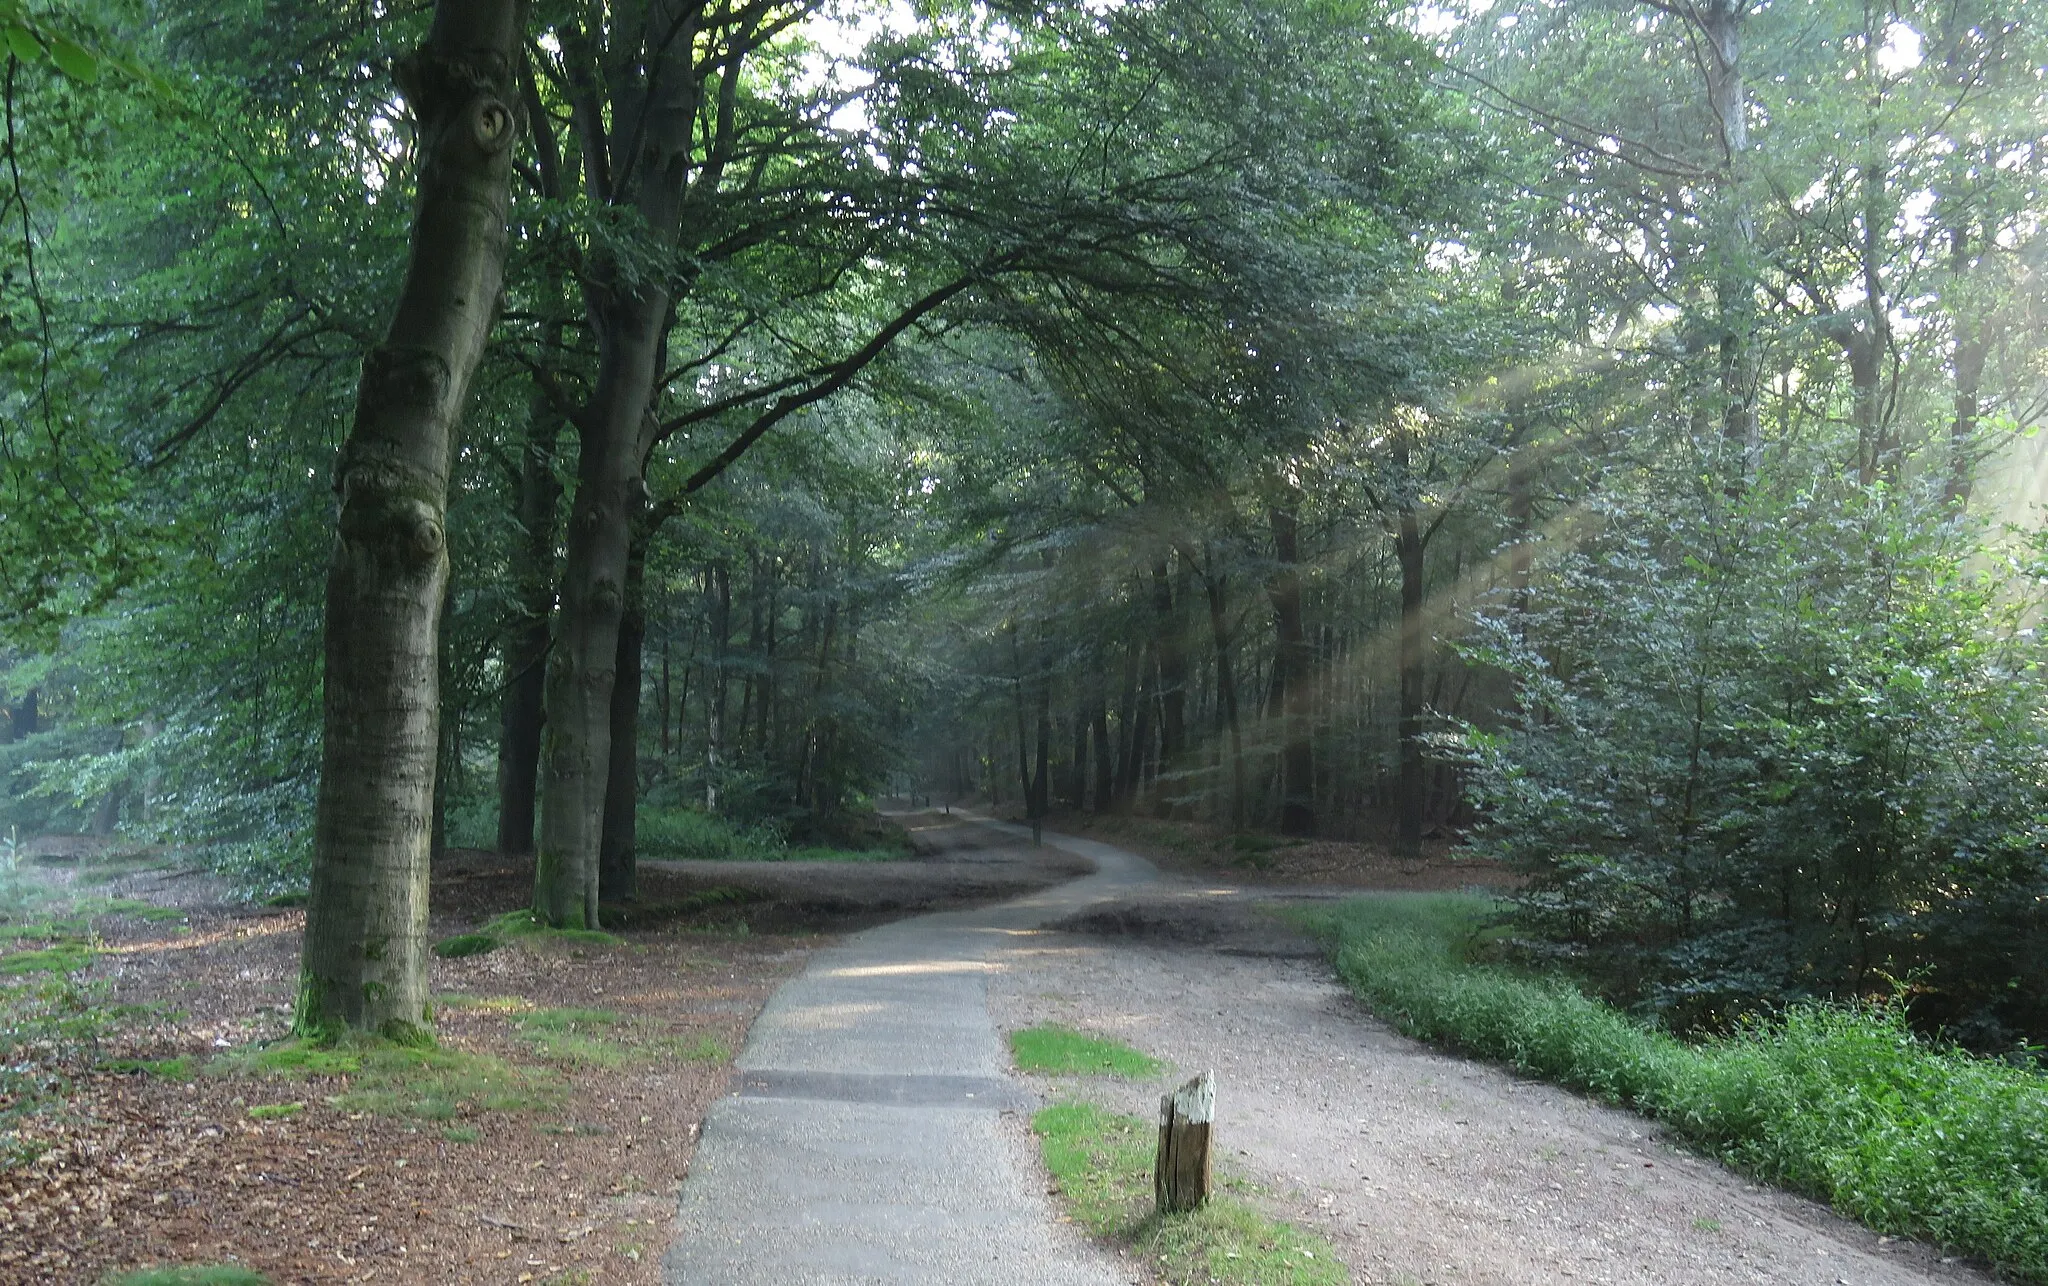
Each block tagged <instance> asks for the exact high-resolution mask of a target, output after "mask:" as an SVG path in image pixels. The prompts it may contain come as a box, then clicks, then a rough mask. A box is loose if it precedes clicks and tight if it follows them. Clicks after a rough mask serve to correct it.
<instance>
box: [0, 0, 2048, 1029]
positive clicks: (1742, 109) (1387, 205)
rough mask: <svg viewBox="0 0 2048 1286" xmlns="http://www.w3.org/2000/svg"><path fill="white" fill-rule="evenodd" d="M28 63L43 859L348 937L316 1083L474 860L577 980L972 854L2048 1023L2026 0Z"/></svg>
mask: <svg viewBox="0 0 2048 1286" xmlns="http://www.w3.org/2000/svg"><path fill="white" fill-rule="evenodd" d="M0 24H5V25H6V27H7V31H8V35H9V41H10V43H9V50H10V52H9V53H8V55H7V68H6V73H5V75H6V83H5V90H6V95H5V96H6V113H7V126H8V128H7V134H6V153H5V160H6V162H7V164H6V166H5V167H4V170H0V208H4V209H0V212H4V214H5V216H6V218H5V227H6V239H5V243H4V248H0V272H4V276H0V367H4V373H0V378H4V380H5V384H4V386H0V412H4V417H0V433H4V439H0V448H4V450H0V592H4V595H5V598H4V602H0V627H4V629H5V632H6V633H5V637H6V640H7V643H6V647H7V651H6V652H5V653H4V654H0V695H4V697H5V702H6V706H7V716H6V719H5V722H4V723H0V742H4V743H5V744H4V745H0V792H4V793H0V829H5V828H10V827H11V828H16V829H17V830H18V833H20V834H22V835H29V834H36V833H44V832H71V831H94V832H97V833H101V834H111V833H115V832H118V833H120V834H122V835H125V836H129V837H133V838H135V839H136V840H138V841H147V842H151V843H164V844H173V845H179V846H183V847H184V848H187V849H189V850H190V851H192V852H193V853H196V854H201V855H203V856H204V859H205V860H206V861H207V862H209V863H211V864H212V865H214V866H215V867H217V868H218V869H220V870H222V871H225V872H228V873H229V874H231V875H232V876H233V877H234V878H236V879H237V880H239V881H241V882H242V883H243V884H244V885H245V886H246V887H247V888H248V889H249V890H251V891H252V893H254V894H256V895H260V896H270V895H274V894H279V893H290V892H303V891H305V890H306V889H308V888H309V887H310V889H311V890H312V898H313V915H314V920H315V924H316V925H317V926H325V927H322V928H320V929H319V930H318V931H317V932H315V933H313V934H312V939H313V940H317V941H325V942H330V943H331V945H332V951H333V953H334V963H332V964H331V967H330V965H326V964H319V963H318V962H317V961H316V960H315V959H314V956H315V954H317V950H318V949H309V955H308V961H309V963H308V966H307V967H308V971H309V972H308V977H309V979H329V980H330V981H327V982H320V983H319V984H318V985H317V986H315V985H313V984H312V983H309V988H310V991H309V994H311V995H313V997H314V1000H313V1001H311V1002H308V1003H309V1004H310V1006H311V1011H318V1012H311V1011H309V1015H308V1018H307V1021H308V1022H309V1023H310V1024H311V1027H316V1028H317V1027H321V1026H322V1025H323V1024H327V1023H329V1022H330V1021H334V1022H341V1023H342V1024H343V1025H348V1026H366V1027H370V1028H380V1027H386V1026H389V1025H390V1024H392V1023H397V1024H399V1025H400V1026H407V1025H412V1026H419V1027H424V1026H425V1025H426V1021H427V1020H426V1018H425V1015H424V998H423V993H422V992H421V991H420V989H419V986H418V985H417V974H418V966H419V960H420V957H421V953H422V952H423V951H424V949H425V943H424V941H423V939H422V938H421V935H420V931H419V930H418V929H417V928H409V927H408V926H409V925H412V924H413V923H414V919H415V918H420V917H423V915H424V912H423V910H421V908H420V906H419V905H416V903H415V902H413V901H408V899H409V898H416V899H424V897H425V892H424V890H425V883H424V880H423V878H421V877H420V872H421V871H423V870H424V869H425V866H424V864H425V863H427V862H429V861H430V860H431V857H432V855H434V854H437V853H439V852H441V851H443V850H444V849H446V848H450V847H456V848H489V849H495V850H497V851H499V852H501V853H503V854H506V855H508V856H517V857H528V856H530V857H531V858H532V859H533V862H534V907H535V909H536V912H537V914H538V915H539V916H540V917H541V918H542V919H543V920H545V921H546V922H547V923H549V924H552V925H557V926H566V927H571V928H594V927H596V926H597V925H598V924H600V923H602V922H603V920H604V918H605V916H606V915H607V914H608V913H609V909H610V908H613V907H619V906H624V905H627V904H629V903H630V902H631V901H632V900H633V899H634V897H635V896H636V867H637V861H638V860H639V859H640V858H641V857H663V856H709V855H718V854H721V853H724V852H728V851H734V850H736V849H740V848H746V849H749V850H750V851H774V850H778V849H781V848H785V847H787V846H791V845H797V846H801V845H827V846H830V845H839V846H858V845H860V844H861V843H863V842H865V840H864V839H863V836H864V835H866V834H868V833H869V832H868V829H867V828H868V827H869V825H870V820H869V819H870V815H871V812H872V809H873V806H874V804H875V802H876V801H877V800H879V799H881V798H882V797H884V796H887V795H892V794H893V795H903V794H918V795H930V796H933V797H935V798H937V799H941V800H952V801H959V802H963V803H975V804H979V805H983V806H986V807H989V808H992V809H994V810H996V811H999V812H1004V813H1007V814H1011V815H1017V816H1022V817H1026V818H1034V819H1042V818H1046V817H1049V816H1056V815H1058V814H1062V813H1066V814H1102V813H1124V814H1137V815H1141V816H1146V817H1156V818H1165V819H1169V820H1174V821H1181V822H1186V823H1190V824H1199V825H1202V826H1207V827H1213V828H1216V829H1217V830H1220V831H1223V832H1229V833H1268V832H1270V833H1277V834H1279V835H1284V836H1291V837H1307V836H1323V837H1336V838H1343V839H1353V840H1360V841H1364V842H1367V843H1370V844H1373V845H1377V846H1381V847H1384V848H1386V849H1389V850H1391V851H1394V852H1396V853H1401V854H1413V853H1419V852H1422V851H1423V850H1425V848H1427V849H1430V850H1432V851H1435V850H1439V849H1442V848H1444V847H1446V846H1464V847H1465V848H1467V849H1468V850H1469V851H1471V852H1473V853H1475V854H1478V855H1482V856H1486V857H1491V858H1495V859H1498V860H1500V861H1503V862H1506V863H1508V864H1510V865H1511V866H1512V867H1513V868H1514V869H1515V870H1516V871H1517V872H1518V873H1519V874H1520V875H1521V876H1522V877H1523V878H1524V883H1523V884H1522V886H1521V889H1520V891H1519V893H1518V894H1517V897H1516V900H1515V902H1514V911H1513V918H1514V926H1513V929H1512V933H1511V937H1512V939H1513V944H1514V949H1515V950H1518V951H1519V952H1521V953H1522V954H1523V955H1524V957H1525V958H1527V959H1531V960H1537V961H1543V962H1548V963H1554V964H1557V965H1561V966H1562V967H1565V968H1568V969H1570V970H1573V971H1575V972H1577V973H1578V974H1579V975H1580V976H1583V977H1586V978H1588V979H1590V980H1591V981H1592V982H1593V983H1594V984H1595V985H1597V986H1599V987H1601V988H1603V989H1605V990H1606V991H1607V992H1608V994H1610V995H1612V996H1613V997H1615V998H1616V999H1618V1000H1621V1001H1623V1002H1624V1003H1627V1004H1629V1005H1633V1006H1636V1007H1638V1008H1639V1009H1640V1010H1641V1011H1642V1012H1644V1013H1647V1014H1651V1015H1654V1016H1656V1017H1657V1018H1658V1019H1659V1020H1660V1021H1663V1022H1666V1023H1669V1024H1670V1025H1672V1026H1674V1027H1676V1028H1679V1029H1681V1030H1688V1031H1705V1032H1713V1031H1721V1030H1727V1029H1728V1028H1729V1027H1730V1026H1731V1025H1732V1024H1734V1023H1736V1022H1738V1021H1739V1020H1740V1019H1741V1017H1742V1016H1743V1015H1747V1014H1753V1013H1756V1012H1759V1011H1768V1010H1771V1009H1772V1008H1774V1007H1776V1006H1778V1005H1782V1004H1783V1003H1785V1002H1787V1001H1790V1000H1796V999H1803V998H1813V997H1828V998H1838V999H1842V998H1855V997H1873V998H1874V997H1879V996H1884V995H1890V994H1893V993H1894V992H1897V993H1898V994H1900V995H1902V996H1903V997H1905V999H1906V1001H1907V1003H1908V1006H1909V1008H1910V1010H1911V1012H1912V1013H1913V1015H1914V1017H1915V1019H1916V1021H1917V1022H1918V1023H1919V1024H1920V1025H1921V1026H1923V1027H1924V1028H1926V1029H1928V1030H1937V1029H1938V1030H1941V1031H1944V1032H1946V1033H1948V1034H1949V1035H1951V1036H1953V1037H1954V1038H1956V1039H1959V1040H1961V1041H1963V1042H1964V1043H1966V1044H1968V1045H1970V1046H1971V1047H1973V1048H1976V1049H1978V1050H1981V1051H1985V1052H1992V1053H2001V1054H2011V1055H2014V1056H2016V1057H2023V1056H2024V1055H2023V1054H2022V1053H2021V1052H2020V1051H2023V1050H2024V1048H2025V1047H2027V1046H2028V1045H2030V1044H2038V1043H2039V1042H2040V1041H2041V1040H2042V1039H2044V1038H2048V1008H2044V1005H2048V1000H2044V997H2048V741H2044V733H2048V708H2044V700H2048V671H2044V669H2043V661H2044V659H2048V658H2044V656H2043V654H2042V650H2041V642H2040V639H2039V637H2038V634H2037V627H2038V624H2039V617H2040V608H2041V596H2042V589H2043V584H2044V581H2043V577H2044V574H2048V543H2044V537H2043V527H2042V523H2041V515H2040V512H2039V510H2038V507H2037V506H2038V503H2039V502H2040V500H2041V499H2042V496H2043V488H2042V452H2041V445H2040V441H2039V439H2038V438H2037V437H2036V435H2035V434H2036V430H2037V428H2038V426H2039V423H2040V420H2041V417H2042V414H2043V412H2044V410H2048V361H2044V356H2048V347H2044V343H2043V336H2044V335H2048V276H2044V273H2048V230H2044V228H2043V224H2042V218H2043V214H2044V212H2048V192H2044V191H2043V186H2042V184H2043V178H2044V175H2048V150H2044V149H2048V136H2044V128H2048V127H2044V122H2048V83H2044V79H2043V70H2042V69H2043V66H2044V61H2048V10H2043V8H2042V7H2041V6H2040V5H2039V4H2038V3H2036V2H2035V0H1951V2H1946V3H1927V4H1892V5H1864V4H1858V5H1850V4H1846V3H1839V2H1838V0H1803V2H1802V3H1788V4H1768V5H1765V4H1751V3H1745V2H1744V0H1673V2H1670V3H1666V2H1665V0H1612V2H1603V3H1585V4H1578V3H1523V2H1522V0H1500V2H1498V3H1493V4H1490V5H1489V4H1473V5H1464V6H1447V7H1438V6H1434V5H1423V6H1416V7H1408V8H1396V7H1383V6H1379V5H1375V4H1371V3H1348V2H1346V3H1308V2H1305V0H1257V2H1256V3H1233V4H1220V3H1213V2H1211V0H1149V2H1147V3H1132V4H1116V5H1065V4H1047V5H1041V6H1005V5H941V6H930V7H925V8H920V9H917V10H915V11H913V10H910V9H908V8H900V7H887V6H880V5H876V6H859V5H848V6H843V7H828V6H824V5H822V4H819V3H813V2H811V0H788V2H784V3H770V2H768V0H744V2H742V0H674V2H667V0H664V2H663V3H654V4H648V5H603V4H559V5H534V6H532V7H531V9H530V10H529V11H527V12H525V13H524V14H523V15H518V14H515V13H514V11H513V9H512V8H511V7H510V6H506V5H494V4H492V3H485V2H484V0H477V2H476V3H470V4H457V3H454V0H442V3H441V4H439V5H437V6H433V7H432V8H431V9H430V8H429V7H426V6H420V5H408V6H397V7H383V6H367V7H366V6H356V5H327V6H269V5H264V4H258V3H250V4H233V5H227V6H208V7H206V8H204V9H199V8H192V9H179V8H177V7H176V6H173V7H171V8H169V9H145V8H143V7H140V6H134V5H126V4H120V3H107V4H97V3H96V4H90V5H85V6H80V7H78V8H76V9H73V10H70V11H67V13H66V14H65V15H64V16H63V17H62V18H61V20H60V19H59V18H57V17H53V16H49V15H46V14H44V13H43V11H42V10H39V9H35V8H33V7H24V6H21V5H18V4H16V5H9V4H0ZM478 32H489V33H491V34H490V38H489V39H488V40H486V39H484V38H483V37H482V36H479V35H477V34H476V33H478ZM437 42H438V43H437ZM417 49H423V50H424V51H425V52H424V53H415V52H414V51H415V50H417ZM479 51H483V52H479ZM451 68H455V69H456V70H453V71H451V70H450V69H451ZM437 78H438V79H437ZM451 140H452V141H451ZM437 166H438V167H441V168H436V167H437ZM465 167H466V168H465ZM422 176H424V177H422ZM451 176H452V177H451ZM461 185H468V186H467V187H463V186H461ZM458 188H459V191H458ZM451 192H456V193H457V196H456V197H450V195H449V194H450V193H451ZM443 198H446V199H448V200H450V201H452V204H451V205H450V206H449V207H448V208H450V209H456V210H459V211H460V212H461V218H460V219H456V216H453V215H449V216H446V218H447V219H449V220H454V221H455V222H461V223H462V226H463V228H465V229H466V231H464V232H463V234H462V237H463V239H462V241H461V244H462V246H463V247H464V249H463V252H462V253H463V254H464V255H466V256H469V257H468V258H463V259H461V260H460V261H459V264H460V265H467V266H466V267H464V268H463V271H464V272H466V273H467V274H468V275H467V276H463V277H462V278H461V280H462V281H463V282H466V283H469V284H467V285H462V286H460V287H459V288H458V287H457V286H451V285H448V284H447V283H446V282H442V283H441V284H439V285H436V284H435V283H434V281H433V280H429V278H430V277H431V274H432V273H433V272H445V273H447V274H455V265H458V260H457V259H456V258H455V257H453V256H452V252H450V251H448V249H447V248H448V246H449V245H451V244H453V242H451V241H450V240H449V238H450V237H452V236H454V235H455V234H454V233H453V232H451V231H450V227H451V226H452V224H448V223H441V222H435V220H436V219H439V218H443V216H440V215H435V214H434V213H433V211H434V210H435V209H437V208H439V207H436V206H435V205H434V201H435V200H438V199H443ZM479 211H482V212H484V214H483V215H479V214H478V212H479ZM416 220H417V221H418V222H417V227H418V228H420V229H423V231H418V232H415V231H414V230H413V229H414V228H415V221H416ZM423 248H424V249H423ZM427 252H431V253H427ZM436 256H440V257H436ZM423 265H424V266H423ZM409 274H410V275H409ZM436 291H438V292H439V293H438V294H436V293H435V292H436ZM465 291H467V292H468V293H467V294H465V293H464V292H465ZM409 292H410V293H409ZM428 295H432V296H433V298H434V299H438V300H439V301H440V304H441V305H442V306H443V308H444V310H445V311H447V312H448V314H449V315H450V316H453V315H456V314H460V315H461V317H462V320H463V325H464V326H466V327H467V328H468V329H467V330H463V331H462V333H461V334H460V335H457V334H456V328H454V327H453V326H452V323H451V324H442V323H440V322H436V323H435V324H434V325H433V326H428V325H426V324H425V323H420V322H418V318H419V317H420V316H423V315H424V314H421V313H417V312H416V311H414V305H415V304H416V303H418V302H419V300H421V299H425V298H426V297H427V296H428ZM470 295H475V296H477V297H478V298H488V299H493V300H495V307H494V308H491V309H486V310H482V311H479V310H478V309H477V308H475V307H472V306H470V305H471V304H473V303H474V302H475V301H474V300H472V299H470V298H469V296H470ZM450 299H454V300H455V301H456V304H457V305H459V306H453V305H449V303H448V301H449V300H450ZM465 308H467V311H466V312H464V311H463V309H465ZM487 314H488V315H487ZM394 318H395V319H396V320H394ZM408 319H412V320H411V321H409V320H408ZM408 325H411V326H413V329H412V330H410V331H408V330H407V326H408ZM437 327H438V329H437ZM423 335H424V336H428V337H429V338H430V339H431V340H432V343H431V344H430V343H429V342H428V339H424V338H421V336H423ZM436 344H438V345H442V347H443V348H445V349H446V350H447V351H446V353H444V354H442V355H440V356H434V357H433V360H432V361H426V360H425V359H422V358H421V357H420V356H419V355H420V354H421V353H423V352H429V353H441V349H438V348H434V345H436ZM465 364H467V365H466V366H465ZM472 372H473V373H472ZM379 399H382V400H381V401H380V400H379ZM392 408H398V409H396V410H394V409H392ZM401 412H403V414H401ZM407 417H410V418H409V419H408V418H407ZM401 421H403V423H401ZM415 422H416V423H415ZM352 424H353V425H354V426H355V427H354V429H353V431H352V430H351V425H352ZM434 435H440V436H434ZM338 453H339V455H338ZM337 461H339V463H338V462H337ZM337 504H339V506H340V507H339V510H337ZM337 512H338V513H339V515H340V517H339V526H337ZM337 532H339V535H337ZM352 559H353V560H354V561H351V560H352ZM322 569H326V572H325V579H324V580H323V570H322ZM366 569H367V570H366ZM344 573H346V574H347V576H353V577H355V578H356V579H354V580H347V583H346V585H344V580H346V576H344ZM387 573H388V574H389V575H390V576H393V577H396V579H393V580H378V579H377V577H380V576H385V575H386V574H387ZM337 586H342V588H337ZM401 600H403V601H402V602H401ZM350 640H353V641H350ZM350 667H367V668H350ZM343 675H346V676H349V677H347V678H346V679H345V680H344V679H341V678H338V677H337V676H343ZM323 682H324V683H325V684H326V687H325V689H324V692H325V696H324V698H323ZM373 695H374V698H375V699H373ZM387 697H388V698H389V699H388V700H387V699H386V698H387ZM323 700H324V704H323ZM365 711H369V712H371V713H369V714H365V713H364V712H365ZM373 716H374V717H375V718H384V717H386V716H388V717H389V719H390V721H391V722H390V727H389V728H387V729H385V730H384V731H381V732H380V731H376V730H375V729H371V730H370V731H365V729H367V728H369V726H370V725H369V724H368V723H366V722H364V720H371V719H372V717H373ZM401 716H402V717H401ZM379 726H380V727H381V726H382V725H379ZM337 730H342V731H337ZM344 732H345V733H346V735H344ZM348 737H357V738H358V740H356V741H349V740H348ZM323 755H324V756H325V759H324V761H323ZM323 762H324V763H325V766H326V768H325V773H324V776H323V771H322V767H323ZM401 768H403V771H402V772H401V771H400V769H401ZM323 791H325V792H326V793H325V794H324V795H323V793H322V792H323ZM373 822H374V825H373V824H372V823H373ZM372 832H374V833H372ZM422 922H423V919H422ZM366 944H367V945H366ZM387 946H389V948H390V949H389V951H388V952H387V950H386V948H387ZM320 949H324V948H320ZM323 970H324V971H325V972H323ZM408 971H410V973H408ZM407 978H412V979H413V982H412V983H410V984H408V983H407V982H406V981H405V980H406V979H407ZM336 980H339V981H336ZM344 984H345V985H344ZM321 988H329V989H330V990H332V989H335V988H339V989H340V990H336V991H335V993H334V994H336V995H340V994H343V993H344V992H345V993H346V995H347V996H349V997H351V998H352V999H350V1000H349V1001H348V1003H346V1004H341V1005H340V1008H338V1009H334V1010H333V1011H332V1012H331V1013H330V1012H328V1011H327V1010H326V1009H323V1008H322V1005H323V1004H324V1003H325V1002H322V1001H320V1000H319V996H320V995H322V994H325V993H324V992H322V990H321ZM358 992H360V993H361V998H360V999H355V997H357V995H358ZM337 1003H339V1002H337Z"/></svg>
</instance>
